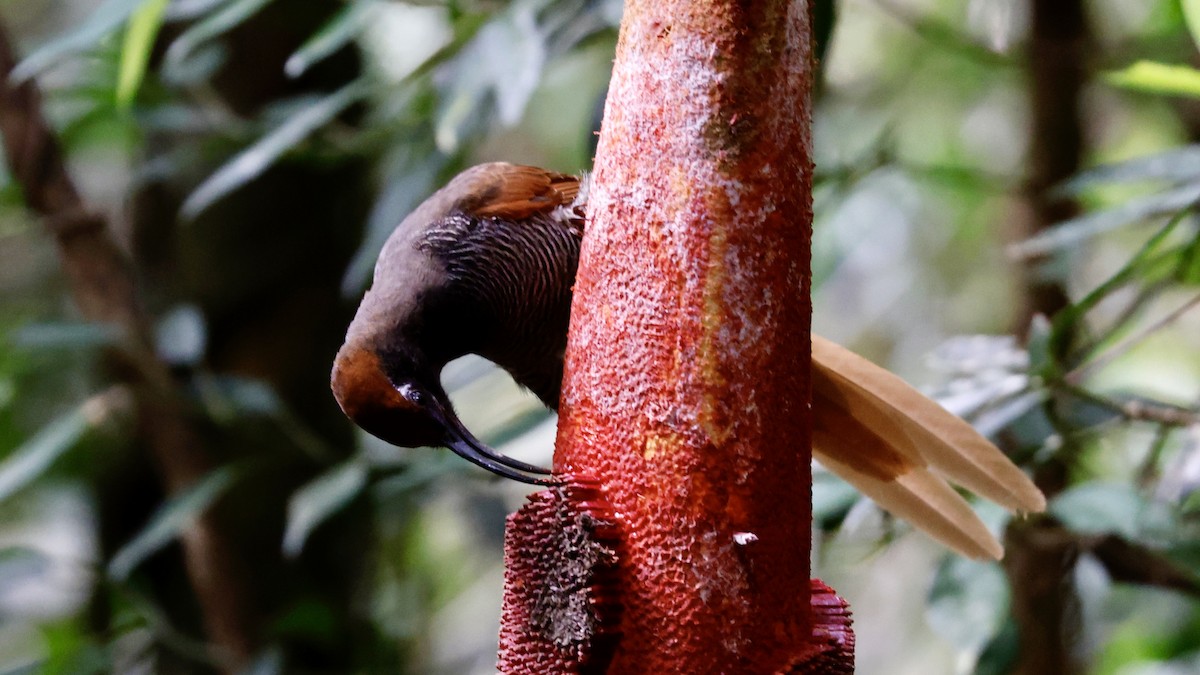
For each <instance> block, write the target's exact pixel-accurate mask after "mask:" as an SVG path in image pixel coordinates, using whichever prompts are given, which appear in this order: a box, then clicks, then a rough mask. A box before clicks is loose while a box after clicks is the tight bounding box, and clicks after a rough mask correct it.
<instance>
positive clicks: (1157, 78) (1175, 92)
mask: <svg viewBox="0 0 1200 675" xmlns="http://www.w3.org/2000/svg"><path fill="white" fill-rule="evenodd" d="M1104 79H1105V81H1107V82H1108V83H1109V84H1112V85H1114V86H1117V87H1122V88H1124V89H1132V90H1134V91H1144V92H1147V93H1150V94H1164V95H1167V96H1188V97H1191V98H1200V70H1196V69H1195V68H1192V67H1191V66H1175V65H1171V64H1168V63H1158V62H1155V61H1138V62H1137V63H1135V64H1133V65H1132V66H1129V67H1128V68H1125V69H1123V70H1110V71H1108V72H1107V73H1105V74H1104Z"/></svg>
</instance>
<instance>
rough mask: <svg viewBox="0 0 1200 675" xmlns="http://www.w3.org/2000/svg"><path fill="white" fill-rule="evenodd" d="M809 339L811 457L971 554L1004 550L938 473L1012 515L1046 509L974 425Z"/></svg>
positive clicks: (873, 368)
mask: <svg viewBox="0 0 1200 675" xmlns="http://www.w3.org/2000/svg"><path fill="white" fill-rule="evenodd" d="M812 340H813V341H812V349H813V364H812V365H813V368H812V377H813V454H814V456H816V457H817V459H818V460H819V461H821V463H822V464H823V465H825V467H826V468H828V469H829V470H830V471H833V472H834V473H836V474H838V475H840V476H841V477H842V478H844V479H845V480H846V481H848V482H849V483H851V484H852V485H854V486H855V487H857V488H858V489H859V490H861V491H862V492H863V493H864V494H866V495H867V496H869V497H871V498H872V499H874V500H875V501H876V502H877V503H878V504H879V505H880V506H882V507H883V508H885V509H887V510H889V511H892V512H893V513H895V514H896V515H898V516H901V517H902V518H904V519H906V520H908V521H910V522H912V523H913V524H914V525H916V526H917V527H920V528H921V529H923V530H925V531H926V532H928V533H929V534H930V535H932V536H933V537H934V538H936V539H938V540H939V541H941V542H943V543H945V544H947V545H948V546H950V547H952V548H954V549H955V550H957V551H959V552H961V553H963V554H964V555H968V556H971V557H999V556H1000V554H1001V553H1002V549H1001V547H1000V544H999V543H997V542H996V541H995V539H994V538H993V537H992V536H991V534H990V533H989V532H988V530H987V528H986V527H984V525H983V523H981V522H980V521H979V519H978V518H977V517H976V516H975V513H974V512H973V511H972V510H971V508H970V507H969V506H968V505H967V503H966V502H965V501H964V500H963V498H962V497H960V496H959V495H958V493H957V492H955V491H954V490H953V489H952V488H951V487H950V486H949V485H948V484H947V483H946V481H945V480H943V479H942V478H941V476H945V477H946V478H948V479H949V480H951V481H953V482H954V483H956V484H958V485H961V486H962V487H965V488H967V489H969V490H971V491H973V492H976V493H978V494H980V495H982V496H984V497H987V498H988V499H991V500H992V501H995V502H996V503H998V504H1000V505H1002V506H1004V507H1005V508H1008V509H1009V510H1012V511H1041V510H1043V509H1045V506H1046V500H1045V498H1044V497H1043V496H1042V493H1041V491H1039V490H1038V489H1037V487H1036V486H1035V485H1034V484H1033V482H1032V481H1030V480H1029V478H1028V477H1027V476H1026V475H1025V474H1024V473H1022V472H1021V470H1020V469H1019V468H1017V467H1016V466H1015V465H1014V464H1013V463H1012V462H1011V461H1009V459H1008V458H1007V457H1005V456H1004V453H1002V452H1000V450H999V449H997V448H996V446H994V445H992V444H991V443H990V442H989V441H988V440H987V439H986V438H984V437H983V436H982V435H980V434H979V433H978V432H977V431H975V429H974V428H972V427H971V425H969V424H967V423H966V422H964V421H963V420H961V419H959V418H958V417H956V416H954V415H953V414H951V413H949V412H948V411H946V409H944V408H942V407H941V406H940V405H938V404H937V403H935V402H934V401H931V400H930V399H928V398H926V397H925V396H924V395H922V394H921V393H920V392H918V391H917V390H915V389H913V388H912V387H911V386H909V385H908V384H907V383H906V382H904V380H902V379H900V378H899V377H897V376H896V375H893V374H892V373H890V372H888V371H886V370H884V369H882V368H880V367H878V366H876V365H875V364H873V363H871V362H870V361H867V360H866V359H863V358H862V357H860V356H858V355H856V354H854V353H853V352H850V351H848V350H846V349H844V348H842V347H839V346H838V345H836V344H834V343H832V342H830V341H828V340H826V339H824V338H821V337H819V336H817V335H814V336H813V338H812ZM931 469H932V471H931ZM935 472H936V473H935ZM939 474H940V475H939Z"/></svg>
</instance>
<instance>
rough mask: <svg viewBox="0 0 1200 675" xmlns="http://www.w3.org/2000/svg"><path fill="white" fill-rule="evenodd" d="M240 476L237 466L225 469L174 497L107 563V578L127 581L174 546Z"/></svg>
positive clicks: (218, 470)
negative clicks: (145, 563) (148, 560)
mask: <svg viewBox="0 0 1200 675" xmlns="http://www.w3.org/2000/svg"><path fill="white" fill-rule="evenodd" d="M240 474H241V471H239V470H238V469H237V468H235V467H232V466H226V467H222V468H220V469H217V470H216V471H213V472H212V473H210V474H208V475H207V476H205V477H204V479H203V480H201V481H199V482H198V483H196V484H195V485H193V486H191V487H190V488H188V489H187V490H185V491H183V492H181V493H180V494H178V495H175V496H174V497H172V498H171V499H170V500H169V501H167V502H166V503H165V504H163V506H162V508H160V509H159V510H158V512H156V513H155V514H154V517H153V518H151V519H150V523H149V524H148V525H146V527H145V528H143V529H142V531H141V532H140V533H139V534H138V535H137V536H136V537H134V538H133V540H132V541H130V542H129V543H128V544H125V545H124V546H122V547H121V550H119V551H117V553H116V555H114V556H113V559H112V561H111V562H110V563H109V564H108V575H109V576H110V577H111V578H113V579H116V580H118V581H123V580H125V579H127V578H128V577H129V575H130V573H132V572H133V570H134V569H135V568H136V567H137V566H138V565H139V564H140V563H141V562H142V561H143V560H145V559H146V558H148V557H149V556H150V555H151V554H153V553H155V552H156V551H158V550H160V549H162V548H163V547H164V546H166V545H167V544H169V543H171V541H172V540H174V539H175V537H177V536H179V533H180V532H182V531H183V530H184V529H185V528H187V527H188V526H190V525H191V524H192V523H194V522H195V521H196V518H198V517H199V516H200V514H202V513H204V512H205V511H206V510H208V507H209V506H212V504H213V503H214V502H215V501H216V500H217V498H218V497H220V496H221V495H222V494H224V493H225V491H226V490H228V489H229V486H230V485H232V484H233V482H234V481H235V480H237V478H238V477H239V475H240Z"/></svg>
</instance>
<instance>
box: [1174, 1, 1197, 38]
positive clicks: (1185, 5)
mask: <svg viewBox="0 0 1200 675" xmlns="http://www.w3.org/2000/svg"><path fill="white" fill-rule="evenodd" d="M1179 5H1180V7H1181V8H1182V9H1183V22H1184V23H1185V24H1187V28H1188V32H1189V33H1191V34H1192V42H1195V43H1196V46H1197V47H1200V0H1180V2H1179Z"/></svg>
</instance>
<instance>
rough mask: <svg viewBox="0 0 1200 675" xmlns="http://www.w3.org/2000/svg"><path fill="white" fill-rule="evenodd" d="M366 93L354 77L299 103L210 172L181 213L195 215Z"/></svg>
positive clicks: (272, 161)
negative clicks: (315, 98)
mask: <svg viewBox="0 0 1200 675" xmlns="http://www.w3.org/2000/svg"><path fill="white" fill-rule="evenodd" d="M366 93H367V87H366V85H365V84H364V83H363V81H361V80H356V81H354V82H351V83H350V84H347V85H346V86H344V87H342V88H341V89H339V90H337V91H335V92H333V93H332V94H329V95H328V96H325V97H324V98H322V99H320V100H318V101H316V102H315V103H313V104H311V105H307V106H303V107H302V108H301V109H300V110H299V112H297V113H296V114H294V115H292V116H291V117H290V118H288V119H287V120H285V121H284V122H283V123H282V124H280V125H279V126H278V127H276V128H275V129H273V130H272V131H271V132H269V133H268V134H267V135H265V136H263V137H262V138H260V139H258V141H256V142H255V143H254V144H253V145H251V146H250V147H248V148H246V149H245V150H243V151H241V152H239V153H238V154H237V155H235V156H234V157H233V159H231V160H229V161H228V162H226V163H225V165H224V166H222V167H221V168H219V169H217V170H216V171H215V172H213V174H212V175H211V176H209V177H208V178H207V179H206V180H205V181H204V182H203V183H201V184H200V186H199V187H197V188H196V190H195V191H194V192H192V194H191V195H190V196H188V198H187V201H185V202H184V203H183V208H182V209H181V212H182V214H183V216H184V217H185V218H195V217H196V216H197V215H199V214H200V212H201V211H203V210H204V209H206V208H208V207H209V206H211V205H212V204H213V203H214V202H216V201H217V200H219V199H221V198H222V197H224V196H225V195H227V194H229V193H230V192H233V191H234V190H236V189H238V188H239V187H241V186H243V185H245V184H246V183H248V182H250V181H251V180H253V179H254V178H257V177H258V176H260V175H262V173H263V172H264V171H266V170H267V169H268V168H270V166H271V165H272V164H274V163H275V162H276V161H277V160H278V159H279V158H280V157H281V156H282V155H283V154H284V153H285V152H287V151H288V150H290V149H291V148H293V147H294V146H295V145H296V144H298V143H299V142H300V141H302V140H304V139H305V138H307V137H308V135H309V134H311V133H313V132H314V131H316V130H317V129H319V128H321V127H322V126H324V125H326V124H328V123H329V122H330V121H331V120H333V119H334V118H335V117H337V116H338V115H339V114H341V113H342V111H344V110H345V109H346V108H348V107H350V106H351V105H353V104H354V103H356V102H357V101H359V100H360V99H361V98H362V97H363V96H365V95H366Z"/></svg>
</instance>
